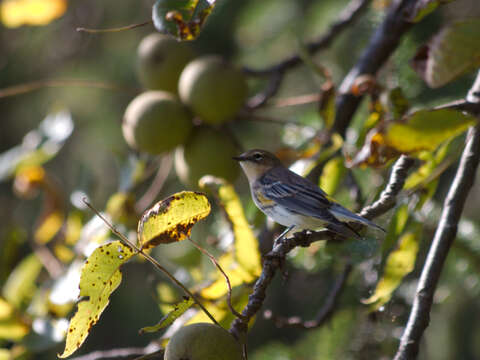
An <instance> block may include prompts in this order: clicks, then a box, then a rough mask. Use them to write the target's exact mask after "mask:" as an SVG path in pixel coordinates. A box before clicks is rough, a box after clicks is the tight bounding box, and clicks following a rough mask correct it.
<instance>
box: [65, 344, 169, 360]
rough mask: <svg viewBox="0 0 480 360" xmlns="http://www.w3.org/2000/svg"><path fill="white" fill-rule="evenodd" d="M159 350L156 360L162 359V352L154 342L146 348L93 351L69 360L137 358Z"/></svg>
mask: <svg viewBox="0 0 480 360" xmlns="http://www.w3.org/2000/svg"><path fill="white" fill-rule="evenodd" d="M159 350H160V351H161V353H160V354H159V356H158V359H163V350H161V347H160V346H159V345H158V344H156V343H155V342H151V343H150V344H148V345H147V346H145V347H141V348H119V349H111V350H101V351H93V352H91V353H88V354H85V355H81V356H77V357H74V358H71V359H70V360H100V359H112V358H113V359H120V358H132V357H135V358H137V357H138V356H139V355H146V354H151V353H155V352H157V351H159ZM142 357H143V356H142Z"/></svg>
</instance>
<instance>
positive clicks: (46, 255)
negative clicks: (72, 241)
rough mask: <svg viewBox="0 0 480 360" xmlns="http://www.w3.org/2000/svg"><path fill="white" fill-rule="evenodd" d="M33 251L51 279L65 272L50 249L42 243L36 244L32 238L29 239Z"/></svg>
mask: <svg viewBox="0 0 480 360" xmlns="http://www.w3.org/2000/svg"><path fill="white" fill-rule="evenodd" d="M31 246H32V249H33V252H34V253H35V255H36V256H37V258H38V259H39V260H40V262H41V263H42V265H43V266H44V267H45V269H46V270H47V272H48V275H50V277H51V278H52V279H58V278H59V277H60V276H62V275H63V274H64V273H65V266H64V265H63V264H62V262H61V261H60V260H58V259H57V258H56V257H55V255H53V254H52V252H51V251H50V249H49V248H48V247H47V246H46V245H44V244H38V243H36V242H35V241H34V240H32V241H31Z"/></svg>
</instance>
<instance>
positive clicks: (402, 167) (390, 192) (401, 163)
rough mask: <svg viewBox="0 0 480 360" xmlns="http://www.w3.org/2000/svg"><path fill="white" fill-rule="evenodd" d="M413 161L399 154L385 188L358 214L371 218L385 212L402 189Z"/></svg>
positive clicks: (391, 206)
mask: <svg viewBox="0 0 480 360" xmlns="http://www.w3.org/2000/svg"><path fill="white" fill-rule="evenodd" d="M414 163H415V161H414V159H413V158H410V157H408V156H406V155H402V156H400V158H399V159H398V160H397V161H396V162H395V165H394V166H393V168H392V175H391V176H390V180H389V181H388V184H387V186H386V187H385V190H383V191H382V193H381V194H380V197H379V199H378V200H377V201H375V202H374V203H373V204H372V205H370V206H367V207H365V208H364V209H363V210H362V211H361V212H360V215H361V216H363V217H365V218H367V219H372V218H375V217H377V216H379V215H381V214H385V213H386V212H387V211H388V210H390V209H391V208H393V207H394V206H395V204H396V200H397V194H398V193H399V192H400V190H402V188H403V185H404V184H405V179H406V177H407V174H408V171H409V170H410V168H411V167H412V166H413V164H414Z"/></svg>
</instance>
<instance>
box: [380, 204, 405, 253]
mask: <svg viewBox="0 0 480 360" xmlns="http://www.w3.org/2000/svg"><path fill="white" fill-rule="evenodd" d="M409 215H410V214H409V211H408V205H407V204H403V205H401V206H399V207H398V208H397V209H396V210H395V214H393V216H392V219H391V220H390V223H389V225H388V229H387V235H385V240H384V241H383V242H382V255H385V254H386V253H387V251H389V250H390V248H391V247H392V246H393V244H394V243H395V240H396V239H398V237H399V236H400V234H401V233H402V232H403V230H404V229H405V225H407V221H408V218H409Z"/></svg>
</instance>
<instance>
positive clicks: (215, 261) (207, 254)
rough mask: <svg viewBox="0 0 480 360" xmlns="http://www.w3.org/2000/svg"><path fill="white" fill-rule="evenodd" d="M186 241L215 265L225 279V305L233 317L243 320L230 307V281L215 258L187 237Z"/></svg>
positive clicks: (231, 306)
mask: <svg viewBox="0 0 480 360" xmlns="http://www.w3.org/2000/svg"><path fill="white" fill-rule="evenodd" d="M188 240H190V242H191V243H192V244H193V245H194V246H195V247H196V248H197V249H198V250H200V252H201V253H202V254H204V255H206V256H207V257H208V258H209V259H210V261H211V262H212V263H213V265H215V266H216V267H217V269H218V271H220V272H221V273H222V275H223V277H224V278H225V282H226V283H227V289H228V292H227V305H228V308H229V309H230V311H231V312H232V314H233V315H235V316H236V317H238V318H240V319H241V318H243V316H242V314H240V313H239V312H238V311H237V310H235V308H234V307H233V305H232V285H231V283H230V279H229V277H228V275H227V273H226V272H225V271H224V270H223V269H222V267H221V266H220V264H219V263H218V261H217V259H215V257H214V256H213V255H212V254H210V253H209V252H208V251H207V250H205V249H204V248H202V247H201V246H200V245H199V244H198V243H196V242H195V241H193V240H192V238H191V237H188Z"/></svg>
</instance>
